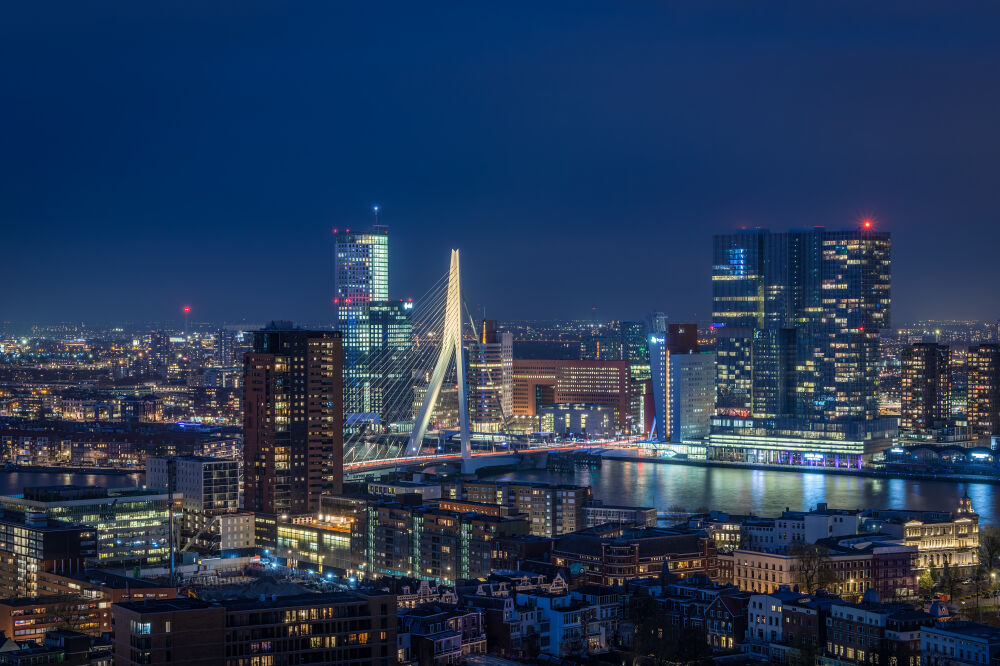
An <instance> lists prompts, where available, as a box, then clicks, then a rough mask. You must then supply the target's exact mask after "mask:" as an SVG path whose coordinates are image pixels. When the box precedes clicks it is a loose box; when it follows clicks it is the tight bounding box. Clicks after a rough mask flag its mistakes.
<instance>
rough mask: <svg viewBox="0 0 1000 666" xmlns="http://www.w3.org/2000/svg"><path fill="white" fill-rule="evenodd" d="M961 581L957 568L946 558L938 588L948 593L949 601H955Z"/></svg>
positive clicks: (939, 577) (939, 576)
mask: <svg viewBox="0 0 1000 666" xmlns="http://www.w3.org/2000/svg"><path fill="white" fill-rule="evenodd" d="M960 583H961V581H959V579H958V575H957V574H956V573H955V569H954V568H953V567H952V566H951V564H950V563H949V562H948V559H947V558H945V561H944V565H943V566H942V567H941V573H940V574H939V575H938V589H940V590H941V591H942V592H944V593H945V594H947V595H948V601H954V598H955V591H956V590H957V589H958V588H959V585H960Z"/></svg>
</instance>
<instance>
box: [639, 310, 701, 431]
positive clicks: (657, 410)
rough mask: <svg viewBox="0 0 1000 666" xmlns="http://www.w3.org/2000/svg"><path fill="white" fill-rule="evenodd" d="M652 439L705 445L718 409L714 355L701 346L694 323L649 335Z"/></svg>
mask: <svg viewBox="0 0 1000 666" xmlns="http://www.w3.org/2000/svg"><path fill="white" fill-rule="evenodd" d="M649 361H650V363H649V365H650V375H651V377H650V379H651V388H652V392H653V412H654V429H653V438H654V439H655V440H656V441H658V442H672V443H686V444H692V443H697V444H703V443H704V442H705V440H707V438H708V436H709V431H710V426H711V417H712V414H713V412H714V409H715V354H714V353H712V352H703V351H700V350H699V348H698V327H697V326H696V325H695V324H679V325H678V324H671V325H670V327H669V330H668V331H666V332H664V333H661V334H653V335H650V336H649Z"/></svg>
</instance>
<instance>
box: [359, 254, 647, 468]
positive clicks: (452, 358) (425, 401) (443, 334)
mask: <svg viewBox="0 0 1000 666" xmlns="http://www.w3.org/2000/svg"><path fill="white" fill-rule="evenodd" d="M406 328H407V329H408V331H407V332H408V336H407V337H408V339H407V340H406V341H405V344H387V343H386V341H385V338H386V337H387V336H386V334H385V333H383V334H382V338H383V339H382V340H381V341H375V344H373V345H372V348H371V350H369V351H368V352H367V357H366V362H365V370H364V373H365V374H364V377H363V378H361V379H358V378H352V377H347V378H345V386H344V390H345V392H348V391H356V392H358V393H360V394H361V396H362V398H363V401H364V404H366V405H370V406H371V409H372V411H373V413H372V414H368V415H367V416H368V417H369V418H368V419H366V420H361V419H352V415H348V418H347V419H346V421H345V423H346V426H345V432H344V470H345V472H348V473H350V472H355V473H357V472H363V471H366V470H373V469H384V468H390V467H401V466H406V465H414V464H428V463H436V462H461V464H462V469H463V471H466V472H468V471H471V470H472V469H473V468H474V467H475V466H477V465H478V464H482V463H487V462H490V463H493V464H499V463H500V461H503V462H506V460H504V459H505V458H506V459H507V460H509V459H511V458H512V456H514V455H517V456H520V455H524V454H529V453H534V452H542V451H545V452H555V451H573V450H582V449H594V448H612V447H615V446H622V445H626V444H628V443H629V442H631V441H633V440H626V439H620V440H613V441H609V440H602V441H587V442H572V443H556V444H552V443H551V442H549V443H543V442H542V441H540V438H532V437H529V436H528V435H526V434H524V433H517V434H515V433H512V432H510V430H512V428H511V424H512V422H513V419H512V416H513V415H512V414H509V413H507V412H508V411H510V408H509V405H510V400H509V399H508V400H507V401H506V402H507V405H508V408H507V409H506V410H505V409H504V407H503V402H504V401H503V400H502V397H501V396H502V394H503V387H502V386H501V383H502V382H503V378H502V376H503V369H502V368H501V367H500V366H501V361H500V359H494V358H489V359H486V358H485V357H484V356H483V355H480V354H477V353H476V352H474V351H473V352H472V356H473V357H474V358H473V359H470V361H473V362H470V363H466V359H465V357H464V354H465V348H466V346H469V347H470V349H472V350H475V349H479V347H478V344H479V333H478V331H477V329H476V324H475V321H474V320H473V318H472V316H471V314H470V312H469V309H468V307H467V305H466V304H465V301H464V300H463V298H462V286H461V270H460V265H459V251H458V250H452V251H451V263H450V266H449V269H448V272H447V273H446V274H445V275H443V276H442V277H440V278H439V279H438V280H437V281H436V282H435V283H434V284H433V286H432V287H431V288H430V289H428V290H427V292H426V293H425V294H424V295H423V296H422V297H420V298H419V299H417V300H416V302H415V304H414V306H413V308H412V310H410V314H409V319H408V324H407V326H406ZM470 367H471V368H473V372H472V373H471V374H473V375H475V376H474V377H473V378H472V379H473V380H474V382H475V384H474V386H473V389H472V390H473V393H474V395H473V398H474V401H475V404H476V410H475V411H476V415H477V416H478V417H479V418H477V419H475V421H474V422H470V418H469V403H470V400H469V397H470V396H469V391H470V378H469V377H466V372H467V370H469V368H470ZM508 371H510V372H512V371H511V370H509V369H508ZM511 389H512V383H511V382H510V381H508V383H507V386H506V390H507V391H510V390H511ZM483 414H487V415H488V417H487V418H483ZM480 459H485V460H480ZM494 461H497V462H494Z"/></svg>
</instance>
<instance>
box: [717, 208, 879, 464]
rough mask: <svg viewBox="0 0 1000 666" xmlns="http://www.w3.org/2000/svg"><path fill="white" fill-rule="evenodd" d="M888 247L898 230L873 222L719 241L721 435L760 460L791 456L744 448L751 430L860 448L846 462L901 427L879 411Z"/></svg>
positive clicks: (818, 456) (820, 457) (818, 457)
mask: <svg viewBox="0 0 1000 666" xmlns="http://www.w3.org/2000/svg"><path fill="white" fill-rule="evenodd" d="M889 252H890V240H889V234H888V233H884V232H877V231H873V230H872V229H871V223H870V221H865V222H864V223H863V224H862V225H861V228H860V229H857V230H853V231H827V230H826V229H823V228H816V229H812V230H806V231H793V232H788V233H776V234H772V233H770V232H768V231H766V230H761V229H756V230H752V231H745V232H741V233H737V234H727V235H720V236H716V237H715V239H714V252H713V267H712V292H713V294H712V295H713V308H712V310H713V325H714V327H715V330H716V336H717V351H718V362H717V379H716V382H717V393H718V403H717V417H716V419H714V420H713V442H715V441H716V439H718V442H719V443H720V445H722V442H723V441H725V442H726V446H728V447H730V448H733V449H734V451H731V452H730V453H731V454H732V455H734V456H736V457H739V456H743V455H749V456H751V457H753V458H755V459H759V458H761V457H762V458H764V459H771V458H773V457H774V455H772V454H775V455H776V454H778V453H780V454H782V455H784V454H787V453H788V451H785V450H781V451H777V452H774V451H772V450H771V449H770V448H765V449H762V450H761V451H757V450H756V449H754V450H753V453H749V454H748V453H747V451H748V450H749V449H747V447H745V446H743V445H742V443H747V444H750V443H754V442H755V440H754V442H751V440H752V438H750V439H747V438H745V437H743V435H745V434H747V433H750V432H757V433H766V432H769V431H770V432H771V433H772V434H771V435H770V436H771V439H772V440H773V439H774V438H773V433H775V432H780V433H782V436H787V437H790V438H792V439H797V438H799V437H801V438H802V439H804V440H810V439H814V440H821V439H824V438H828V439H830V440H831V441H833V440H838V439H841V440H845V441H852V442H856V443H857V442H860V443H861V445H860V447H859V446H854V447H853V448H852V447H847V448H845V449H844V456H843V458H841V457H840V456H839V455H834V456H833V458H834V460H835V461H836V463H837V464H840V463H841V462H842V461H843V462H845V464H854V463H857V464H860V460H861V458H860V455H861V454H860V453H859V448H861V449H866V450H865V453H870V452H873V451H874V450H875V449H877V448H878V447H881V446H884V445H887V444H888V441H889V440H890V439H891V437H892V436H893V434H894V430H895V429H894V424H893V423H891V422H889V421H888V420H886V419H882V418H880V416H879V412H878V398H877V395H876V381H877V378H878V361H879V332H880V330H881V329H883V328H887V327H888V326H889V311H890V307H889V306H890V297H889V290H890V259H889ZM715 432H718V434H719V437H718V438H716V437H715V434H714V433H715ZM738 433H743V435H739V434H738ZM816 433H823V434H821V435H817V434H816ZM734 438H735V439H734ZM741 442H742V443H741ZM734 445H736V446H734ZM803 447H804V449H808V450H803V453H809V454H810V455H812V456H815V457H812V458H810V460H815V461H823V462H824V463H826V461H827V460H828V457H827V454H826V453H824V452H823V451H816V450H814V449H816V448H820V449H822V448H823V447H819V446H809V445H808V444H803ZM833 448H836V447H833ZM736 449H739V450H736ZM831 450H832V449H831ZM851 456H854V457H851ZM795 457H796V460H797V461H798V460H801V456H800V454H798V453H796V454H795ZM784 462H787V461H784Z"/></svg>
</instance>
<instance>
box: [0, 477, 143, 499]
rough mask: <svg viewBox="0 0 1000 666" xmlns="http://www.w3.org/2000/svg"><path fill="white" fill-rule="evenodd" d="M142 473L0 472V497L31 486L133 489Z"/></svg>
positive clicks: (140, 479) (17, 492) (139, 482)
mask: <svg viewBox="0 0 1000 666" xmlns="http://www.w3.org/2000/svg"><path fill="white" fill-rule="evenodd" d="M144 476H145V475H144V474H142V473H135V474H73V473H63V472H6V471H0V495H19V494H21V493H23V492H24V489H25V488H29V487H32V486H98V487H104V488H128V487H131V488H135V487H137V486H141V485H142V483H143V477H144Z"/></svg>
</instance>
